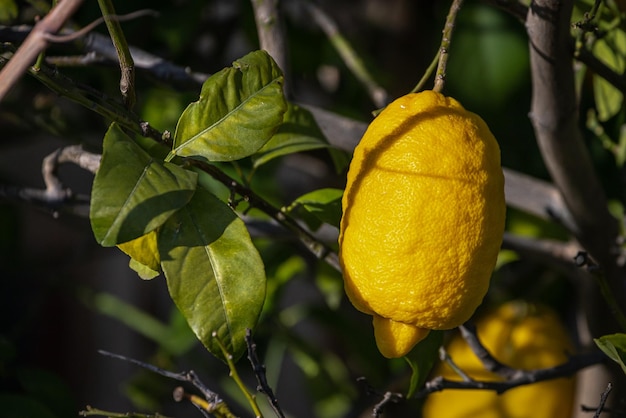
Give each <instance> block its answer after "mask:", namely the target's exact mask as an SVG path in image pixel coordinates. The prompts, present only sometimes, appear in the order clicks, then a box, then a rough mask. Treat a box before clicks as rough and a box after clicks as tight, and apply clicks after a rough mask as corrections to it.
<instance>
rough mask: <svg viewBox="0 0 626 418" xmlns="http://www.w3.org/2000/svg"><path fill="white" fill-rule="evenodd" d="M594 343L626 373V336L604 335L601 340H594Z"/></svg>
mask: <svg viewBox="0 0 626 418" xmlns="http://www.w3.org/2000/svg"><path fill="white" fill-rule="evenodd" d="M593 341H594V342H595V343H596V345H597V346H598V347H599V348H600V350H602V351H603V352H604V354H606V355H607V356H608V357H609V358H610V359H611V360H613V361H614V362H616V363H617V364H619V365H620V367H621V368H622V370H623V371H624V373H626V334H611V335H603V336H602V337H600V338H594V340H593Z"/></svg>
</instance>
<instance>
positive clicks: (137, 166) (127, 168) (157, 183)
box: [89, 123, 198, 247]
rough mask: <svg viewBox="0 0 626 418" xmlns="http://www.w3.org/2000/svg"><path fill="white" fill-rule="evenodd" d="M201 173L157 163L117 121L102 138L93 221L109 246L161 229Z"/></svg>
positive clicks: (101, 239)
mask: <svg viewBox="0 0 626 418" xmlns="http://www.w3.org/2000/svg"><path fill="white" fill-rule="evenodd" d="M197 177H198V176H197V174H196V173H193V172H191V171H187V170H184V169H182V168H180V167H178V166H176V165H174V164H171V163H161V162H159V161H156V160H154V159H153V158H152V157H151V156H150V155H149V154H148V153H146V152H145V151H144V150H142V149H141V148H140V147H139V146H138V145H137V144H135V142H133V140H132V139H131V138H130V137H129V136H128V135H126V134H125V133H124V132H123V131H122V129H121V128H120V127H119V126H118V125H117V124H115V123H113V124H111V127H110V128H109V130H108V131H107V133H106V135H105V137H104V143H103V153H102V161H101V163H100V169H99V170H98V173H97V174H96V178H95V179H94V183H93V189H92V192H91V208H90V213H89V217H90V219H91V228H92V229H93V233H94V235H95V237H96V240H97V241H98V242H99V243H100V244H101V245H103V246H105V247H110V246H113V245H117V244H121V243H124V242H127V241H131V240H133V239H135V238H138V237H140V236H142V235H145V234H147V233H148V232H150V231H152V230H154V229H156V228H158V227H159V226H160V225H162V224H163V222H165V221H166V220H167V218H169V217H170V215H171V214H172V213H174V212H175V211H176V210H178V209H180V208H181V207H183V206H184V205H185V204H186V203H187V202H188V201H189V199H191V196H192V195H193V193H194V191H195V188H196V183H197Z"/></svg>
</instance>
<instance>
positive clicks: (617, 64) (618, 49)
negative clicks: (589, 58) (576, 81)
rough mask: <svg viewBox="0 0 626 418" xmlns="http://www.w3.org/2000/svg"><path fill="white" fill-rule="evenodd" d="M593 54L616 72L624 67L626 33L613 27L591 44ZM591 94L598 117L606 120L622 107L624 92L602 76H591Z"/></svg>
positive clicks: (625, 64) (625, 65)
mask: <svg viewBox="0 0 626 418" xmlns="http://www.w3.org/2000/svg"><path fill="white" fill-rule="evenodd" d="M593 53H594V55H595V56H596V57H597V58H598V59H600V60H601V61H602V62H604V63H605V64H606V65H607V66H608V67H609V68H611V69H612V70H613V71H615V72H617V73H618V74H622V73H623V72H624V68H626V33H624V31H622V30H621V29H614V30H611V31H609V32H608V33H607V35H606V36H605V37H603V38H601V39H598V40H597V41H596V42H595V43H594V45H593ZM593 95H594V98H595V101H596V108H597V111H598V119H600V121H606V120H608V119H610V118H611V117H613V116H615V115H616V114H617V112H619V111H620V109H621V108H622V104H623V102H624V94H623V93H622V92H621V91H620V90H619V89H617V88H615V87H614V86H613V85H612V84H611V83H609V82H608V81H606V80H605V79H604V78H602V77H600V76H598V75H594V76H593Z"/></svg>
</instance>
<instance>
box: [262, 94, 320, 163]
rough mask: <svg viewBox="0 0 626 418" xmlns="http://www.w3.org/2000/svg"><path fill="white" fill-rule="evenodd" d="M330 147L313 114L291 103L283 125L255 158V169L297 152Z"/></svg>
mask: <svg viewBox="0 0 626 418" xmlns="http://www.w3.org/2000/svg"><path fill="white" fill-rule="evenodd" d="M326 147H329V144H328V142H327V141H326V138H325V137H324V134H323V133H322V131H321V130H320V128H319V126H317V122H316V121H315V118H313V115H311V112H309V111H308V110H306V109H303V108H301V107H300V106H298V105H294V104H292V103H289V104H288V106H287V112H286V113H285V117H284V121H283V124H282V125H281V126H280V128H278V131H277V132H276V134H275V135H274V136H273V137H272V139H270V140H269V141H268V142H267V144H265V145H264V146H263V147H262V148H261V149H260V150H259V151H258V152H257V153H256V154H255V155H254V156H253V157H252V159H253V161H254V167H259V166H260V165H263V164H265V163H266V162H268V161H270V160H272V159H274V158H277V157H281V156H283V155H287V154H293V153H295V152H302V151H310V150H314V149H319V148H326Z"/></svg>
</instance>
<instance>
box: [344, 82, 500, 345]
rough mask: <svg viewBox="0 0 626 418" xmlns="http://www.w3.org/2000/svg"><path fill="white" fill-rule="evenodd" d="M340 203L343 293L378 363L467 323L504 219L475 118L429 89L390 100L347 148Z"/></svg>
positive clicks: (493, 167)
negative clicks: (368, 328) (368, 333)
mask: <svg viewBox="0 0 626 418" xmlns="http://www.w3.org/2000/svg"><path fill="white" fill-rule="evenodd" d="M342 205H343V217H342V219H341V231H340V236H339V245H340V261H341V266H342V269H343V274H344V280H345V290H346V293H347V295H348V297H349V299H350V301H351V302H352V304H353V305H354V306H355V307H356V308H357V309H358V310H360V311H362V312H365V313H367V314H369V315H373V317H374V321H373V322H374V328H375V330H374V334H375V336H376V343H377V345H378V348H379V350H380V351H381V353H382V354H383V355H384V356H386V357H401V356H403V355H405V354H406V353H408V352H409V351H410V350H411V349H412V348H413V346H414V345H415V344H416V343H417V342H419V341H420V340H421V339H423V338H424V337H426V335H427V334H428V332H429V330H431V329H438V330H439V329H450V328H454V327H456V326H458V325H460V324H462V323H463V322H465V321H467V320H468V319H469V318H470V316H471V315H472V314H473V313H474V311H475V310H476V308H477V307H478V305H479V304H480V303H481V302H482V299H483V297H484V296H485V293H486V292H487V288H488V286H489V279H490V276H491V273H492V270H493V268H494V265H495V262H496V257H497V254H498V251H499V248H500V244H501V242H502V234H503V231H504V219H505V202H504V178H503V175H502V169H501V167H500V149H499V147H498V143H497V141H496V140H495V138H494V137H493V135H492V133H491V132H490V131H489V128H488V127H487V125H486V124H485V122H484V121H483V120H482V119H481V118H480V117H479V116H478V115H476V114H474V113H471V112H469V111H467V110H465V109H464V108H463V107H462V106H461V105H460V104H459V102H457V101H456V100H454V99H452V98H449V97H445V96H443V95H442V94H440V93H437V92H434V91H424V92H421V93H414V94H408V95H406V96H404V97H401V98H399V99H397V100H396V101H394V102H393V103H391V104H390V105H389V106H387V108H385V110H384V111H383V112H382V113H380V115H379V116H378V117H377V118H376V119H375V120H374V121H373V122H372V123H371V124H370V126H369V128H368V129H367V132H366V133H365V135H364V136H363V138H362V139H361V141H360V143H359V144H358V146H357V147H356V149H355V151H354V157H353V159H352V162H351V164H350V169H349V172H348V178H347V185H346V190H345V194H344V196H343V201H342Z"/></svg>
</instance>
